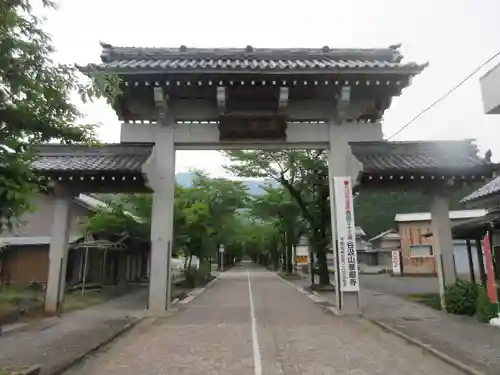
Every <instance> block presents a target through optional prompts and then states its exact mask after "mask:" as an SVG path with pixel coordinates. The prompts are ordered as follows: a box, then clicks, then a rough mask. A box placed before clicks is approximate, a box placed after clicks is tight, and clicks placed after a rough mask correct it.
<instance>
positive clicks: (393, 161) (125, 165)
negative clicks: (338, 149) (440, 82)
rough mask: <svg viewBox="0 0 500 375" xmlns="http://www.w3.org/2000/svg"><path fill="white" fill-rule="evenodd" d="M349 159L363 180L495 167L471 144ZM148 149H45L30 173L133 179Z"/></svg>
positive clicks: (369, 149) (367, 150) (405, 147)
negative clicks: (129, 175)
mask: <svg viewBox="0 0 500 375" xmlns="http://www.w3.org/2000/svg"><path fill="white" fill-rule="evenodd" d="M351 148H352V152H353V155H354V156H355V157H356V159H358V160H359V161H360V162H361V163H362V164H363V172H362V176H370V177H374V176H397V175H405V176H409V175H411V176H412V178H413V177H417V176H420V177H422V178H423V177H424V176H426V177H429V176H430V177H432V176H435V177H442V176H447V177H452V176H454V177H457V178H461V179H470V178H472V179H477V180H480V179H482V178H486V177H489V176H490V175H491V173H492V171H493V170H494V169H495V168H496V167H497V166H496V165H495V164H492V163H490V162H488V161H486V160H485V159H484V158H481V157H480V156H479V155H478V149H477V147H476V145H475V144H474V143H473V142H472V141H471V140H463V141H429V142H386V141H377V142H354V143H351ZM151 150H152V145H150V144H133V145H127V144H107V145H103V146H94V147H90V148H89V147H84V146H66V145H44V146H40V147H39V155H38V157H37V159H36V161H35V162H34V164H33V169H34V170H35V171H37V172H39V173H41V174H44V173H51V174H54V173H57V172H61V173H64V172H66V173H68V172H73V173H76V174H77V173H88V172H92V173H109V172H115V173H116V172H120V173H128V172H130V173H135V174H141V166H142V164H143V163H144V162H145V161H146V160H147V158H148V156H149V154H150V152H151Z"/></svg>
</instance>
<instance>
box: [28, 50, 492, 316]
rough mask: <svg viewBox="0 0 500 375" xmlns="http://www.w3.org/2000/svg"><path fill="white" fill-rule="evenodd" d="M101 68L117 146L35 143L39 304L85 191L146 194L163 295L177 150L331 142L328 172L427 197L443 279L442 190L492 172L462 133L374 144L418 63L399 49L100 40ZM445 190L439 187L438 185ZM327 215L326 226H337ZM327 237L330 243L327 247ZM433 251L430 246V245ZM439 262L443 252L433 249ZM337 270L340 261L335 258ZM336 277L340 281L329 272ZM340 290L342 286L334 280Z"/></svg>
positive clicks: (343, 303) (60, 262)
mask: <svg viewBox="0 0 500 375" xmlns="http://www.w3.org/2000/svg"><path fill="white" fill-rule="evenodd" d="M102 47H103V52H102V55H101V58H102V64H100V65H98V66H88V67H86V69H85V71H86V72H87V73H88V74H92V72H93V71H95V70H101V71H106V72H112V73H115V74H117V75H118V76H119V77H120V78H121V80H122V90H123V93H122V95H121V96H120V98H119V99H118V100H117V101H116V103H115V104H114V109H115V111H116V113H117V115H118V117H119V119H120V121H121V122H122V125H121V143H120V144H118V145H104V146H100V147H93V148H84V147H76V146H74V147H70V146H56V145H51V146H42V147H41V149H40V154H39V159H38V160H37V161H36V163H35V164H34V166H33V167H34V169H35V170H36V171H37V172H38V173H39V175H40V178H44V179H50V180H51V181H52V182H53V186H54V190H53V192H54V194H57V196H58V197H60V199H59V200H58V204H57V206H56V212H55V218H54V230H53V236H52V243H51V248H50V272H49V281H48V285H47V298H46V310H47V311H49V312H54V311H56V310H57V307H58V305H59V302H60V301H61V299H62V296H63V290H64V279H63V278H61V277H60V275H61V274H64V273H63V272H64V269H65V263H66V257H67V237H68V232H67V217H68V212H67V211H68V208H67V207H68V205H67V202H68V199H69V198H70V197H71V196H73V195H74V194H76V193H79V192H84V191H115V192H118V191H124V190H127V191H146V190H148V189H150V191H152V192H153V194H154V198H153V202H154V204H153V212H152V228H151V262H150V263H151V276H150V293H149V303H148V308H149V310H150V313H151V314H154V315H160V314H162V313H163V312H164V311H165V310H166V309H168V305H169V301H170V280H171V275H170V271H171V268H170V259H171V252H172V241H173V214H174V207H173V203H174V190H175V151H176V150H221V149H277V148H295V149H318V148H324V149H328V150H329V175H330V178H329V180H330V196H331V197H332V199H330V202H331V208H332V215H334V213H335V210H334V207H335V206H334V205H335V202H334V199H333V196H334V194H333V190H334V188H333V179H334V177H347V178H350V179H351V180H352V181H353V182H354V183H355V184H357V185H359V184H360V186H362V187H364V186H372V187H374V188H377V187H382V188H387V187H388V186H390V187H394V188H403V189H407V188H417V189H423V190H425V191H427V192H429V193H432V194H434V196H435V204H433V207H432V214H433V229H434V233H437V235H435V241H436V246H437V247H438V248H439V249H443V252H442V259H443V268H444V270H445V274H446V275H447V277H446V280H447V282H450V280H453V271H452V270H451V269H448V268H449V267H451V266H450V265H451V263H450V254H451V259H452V258H453V252H452V245H451V244H452V242H451V234H450V228H449V220H448V206H447V201H446V198H445V196H444V195H443V194H446V190H444V189H445V188H447V189H449V188H456V187H458V186H460V185H461V184H462V183H465V182H467V181H470V180H473V179H484V178H485V177H487V176H489V175H490V174H491V170H492V167H491V165H490V164H489V163H488V162H487V161H485V160H483V159H482V158H480V157H479V156H478V155H477V149H475V148H474V147H473V145H472V144H471V143H470V141H450V142H441V143H440V142H396V143H389V142H385V141H383V134H382V125H381V120H382V117H383V114H384V111H385V110H387V109H388V108H389V106H390V103H391V100H392V98H393V97H394V96H398V95H400V94H401V91H402V89H403V88H405V87H407V86H408V85H410V83H411V79H412V77H414V76H415V75H417V74H419V73H420V72H421V71H422V70H423V69H424V68H425V66H426V65H418V64H416V63H402V55H401V53H400V52H399V47H400V46H399V45H395V46H390V47H388V48H380V49H332V48H329V47H327V46H325V47H323V48H321V49H257V48H253V47H252V46H247V47H246V48H242V49H197V48H188V47H186V46H181V47H180V48H128V47H114V46H112V45H109V44H103V45H102ZM443 192H444V193H443ZM333 219H334V218H333V217H332V233H333V238H334V239H335V238H336V235H335V233H336V229H337V228H336V225H335V220H333ZM336 247H337V246H336V241H333V248H334V250H335V251H336ZM436 254H439V253H437V252H436ZM437 258H438V262H441V256H438V257H437ZM336 267H337V274H338V271H339V267H340V265H339V262H338V261H337V262H336ZM336 283H337V278H336ZM336 291H337V293H339V287H338V285H337V287H336ZM337 306H338V307H339V308H340V309H341V310H342V311H343V312H345V313H357V312H358V311H359V296H358V291H343V292H342V293H341V294H338V297H337Z"/></svg>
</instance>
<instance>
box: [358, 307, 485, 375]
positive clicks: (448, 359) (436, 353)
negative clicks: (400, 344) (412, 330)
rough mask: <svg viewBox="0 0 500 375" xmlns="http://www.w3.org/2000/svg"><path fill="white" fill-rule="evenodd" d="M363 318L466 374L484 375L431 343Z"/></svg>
mask: <svg viewBox="0 0 500 375" xmlns="http://www.w3.org/2000/svg"><path fill="white" fill-rule="evenodd" d="M364 319H366V320H368V321H369V322H371V323H373V324H375V325H376V326H378V327H379V328H381V329H382V330H384V331H386V332H389V333H392V334H393V335H395V336H398V337H400V338H402V339H403V340H405V341H406V342H408V343H409V344H412V345H415V346H417V347H419V348H420V349H422V350H425V351H426V352H428V353H430V354H431V355H433V356H435V357H437V358H438V359H440V360H442V361H444V362H446V363H448V364H449V365H451V366H453V367H455V368H457V369H459V370H461V371H463V372H464V373H466V374H468V375H486V374H485V373H484V372H481V371H478V370H476V369H474V368H472V367H470V366H468V365H466V364H463V363H462V362H460V361H458V360H456V359H454V358H452V357H450V356H449V355H447V354H445V353H443V352H441V351H439V350H437V349H434V348H433V347H432V346H431V345H428V344H424V343H423V342H421V341H420V340H417V339H415V338H413V337H411V336H409V335H407V334H406V333H404V332H402V331H400V330H399V329H396V328H394V327H391V326H390V325H388V324H386V323H382V322H381V321H379V320H375V319H370V318H367V317H364Z"/></svg>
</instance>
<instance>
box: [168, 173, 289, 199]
mask: <svg viewBox="0 0 500 375" xmlns="http://www.w3.org/2000/svg"><path fill="white" fill-rule="evenodd" d="M175 180H176V181H177V183H178V184H179V185H181V186H183V187H191V185H192V184H193V173H190V172H179V173H176V174H175ZM238 181H242V182H243V183H245V184H246V185H247V187H248V194H251V195H262V194H263V193H264V190H263V189H262V185H265V184H266V183H270V184H271V185H272V186H275V187H278V186H279V184H278V183H277V182H276V181H274V180H238Z"/></svg>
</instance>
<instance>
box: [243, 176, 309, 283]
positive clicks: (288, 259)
mask: <svg viewBox="0 0 500 375" xmlns="http://www.w3.org/2000/svg"><path fill="white" fill-rule="evenodd" d="M251 213H252V215H254V216H256V217H258V218H260V219H262V220H264V221H268V225H271V226H273V227H274V229H275V231H277V232H278V233H279V237H280V240H279V241H278V246H277V247H276V248H275V249H271V251H270V254H269V255H270V257H271V259H272V261H273V264H274V266H275V267H276V262H277V258H278V257H279V255H280V250H281V249H284V250H285V251H283V252H282V255H283V260H284V261H283V271H284V272H287V273H292V272H293V246H294V244H296V243H297V242H298V240H299V237H300V233H299V231H298V229H299V225H300V222H301V219H302V218H301V216H300V214H301V213H300V209H299V208H298V207H297V204H296V203H295V201H294V200H293V199H292V198H291V197H290V193H289V192H288V190H286V189H284V188H283V187H279V188H273V187H272V186H270V185H267V186H264V194H263V195H262V196H259V197H254V199H253V204H252V206H251ZM263 250H264V249H263Z"/></svg>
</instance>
